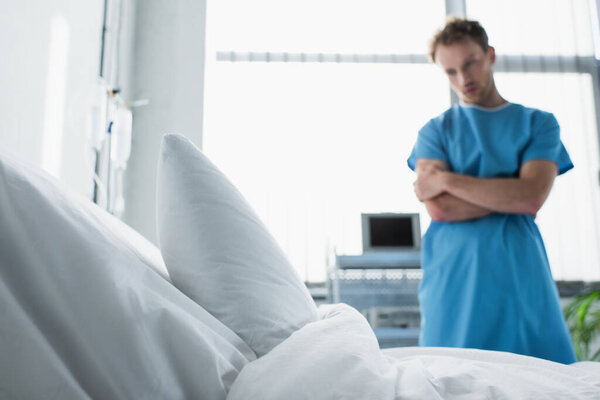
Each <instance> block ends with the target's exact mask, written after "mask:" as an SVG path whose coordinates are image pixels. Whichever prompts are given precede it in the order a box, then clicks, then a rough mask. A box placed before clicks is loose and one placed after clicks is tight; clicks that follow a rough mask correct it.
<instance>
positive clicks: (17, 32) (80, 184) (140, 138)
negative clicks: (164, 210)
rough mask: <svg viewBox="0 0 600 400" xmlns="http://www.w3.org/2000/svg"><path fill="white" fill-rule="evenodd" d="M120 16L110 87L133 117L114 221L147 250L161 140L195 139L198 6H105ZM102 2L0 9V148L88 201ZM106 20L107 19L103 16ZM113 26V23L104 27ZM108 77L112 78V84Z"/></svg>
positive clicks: (198, 120) (41, 0)
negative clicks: (140, 102)
mask: <svg viewBox="0 0 600 400" xmlns="http://www.w3.org/2000/svg"><path fill="white" fill-rule="evenodd" d="M109 3H110V4H111V5H112V7H113V8H112V10H118V9H121V10H122V12H123V15H122V19H121V28H120V31H117V30H116V26H115V25H114V24H113V25H112V26H111V25H110V22H111V21H109V28H110V29H111V31H110V32H109V35H108V36H109V40H108V41H107V45H109V46H110V45H111V44H112V39H113V38H115V37H117V36H119V38H120V44H119V48H120V52H119V56H118V57H113V56H112V55H111V54H108V55H107V57H108V58H110V59H111V60H116V61H114V62H115V63H116V65H117V70H116V72H115V71H113V70H111V69H110V68H106V66H105V71H104V72H105V74H107V73H108V74H109V75H110V76H109V77H108V78H109V81H111V82H112V83H114V84H115V85H116V86H117V87H118V88H119V89H121V95H122V97H123V98H124V100H125V101H132V100H136V99H148V100H149V101H150V103H149V105H147V106H144V107H141V108H137V109H134V111H133V112H134V132H133V146H132V154H131V158H130V161H129V166H128V170H127V171H126V174H125V188H124V192H125V193H124V194H125V212H124V214H123V219H124V220H125V222H127V223H129V224H130V225H131V226H133V227H134V228H135V229H137V230H138V231H139V232H140V233H142V234H143V235H145V236H146V237H148V238H149V239H150V240H153V241H155V242H156V222H155V214H156V212H155V197H156V184H155V181H156V163H157V160H158V151H159V146H160V140H161V137H162V135H163V134H164V133H166V132H180V133H182V134H185V135H186V136H188V137H189V138H190V139H191V140H192V141H194V142H195V143H196V144H198V145H200V144H201V140H202V112H203V90H204V82H203V80H204V43H205V38H204V36H205V23H206V1H205V0H200V1H194V0H112V1H110V2H109ZM103 13H104V0H86V1H80V0H54V1H51V2H49V1H46V0H27V1H18V0H9V1H2V2H0V54H1V55H2V61H1V62H0V87H1V88H2V94H1V95H0V149H1V150H2V151H8V152H10V153H13V154H16V155H17V156H19V157H20V158H22V159H25V160H27V161H29V162H32V163H34V164H35V165H38V166H41V167H43V168H45V169H46V170H48V171H49V172H51V173H52V174H54V175H55V176H57V177H58V178H59V179H60V180H61V181H63V182H64V183H66V184H67V185H68V186H70V187H72V188H74V189H76V190H77V191H79V192H80V193H82V194H84V195H86V196H88V197H90V198H91V195H92V191H93V183H92V182H93V181H92V176H93V175H92V174H93V170H94V166H93V163H94V158H93V155H92V152H91V150H90V145H89V142H88V139H87V134H88V130H87V126H88V113H89V111H90V108H91V105H92V103H93V101H94V100H93V97H92V96H93V94H94V87H95V85H96V83H97V79H98V75H99V71H100V65H99V64H100V48H101V35H102V23H103ZM111 15H112V13H111ZM112 22H113V23H114V22H115V21H114V20H112ZM112 73H114V74H115V75H111V74H112Z"/></svg>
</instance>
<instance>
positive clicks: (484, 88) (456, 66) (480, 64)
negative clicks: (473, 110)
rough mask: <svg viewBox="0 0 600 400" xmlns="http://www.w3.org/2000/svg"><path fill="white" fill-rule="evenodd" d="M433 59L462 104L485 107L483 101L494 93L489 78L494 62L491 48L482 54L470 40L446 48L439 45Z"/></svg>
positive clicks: (492, 80) (491, 79)
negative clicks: (444, 73) (443, 72)
mask: <svg viewBox="0 0 600 400" xmlns="http://www.w3.org/2000/svg"><path fill="white" fill-rule="evenodd" d="M435 59H436V63H437V64H438V65H440V66H441V67H442V68H443V69H444V71H445V72H446V75H448V79H449V80H450V85H451V86H452V89H454V91H455V92H456V94H457V95H458V97H460V99H461V100H462V101H463V102H465V103H470V104H479V105H487V104H486V101H488V100H489V99H490V97H491V95H492V94H493V92H494V89H495V86H494V79H493V77H492V65H494V61H495V53H494V48H493V47H489V48H488V50H487V51H483V49H482V48H481V46H480V45H478V44H477V43H475V42H474V41H473V40H471V39H465V40H463V41H461V42H458V43H454V44H451V45H449V46H443V45H439V46H438V47H437V49H436V52H435Z"/></svg>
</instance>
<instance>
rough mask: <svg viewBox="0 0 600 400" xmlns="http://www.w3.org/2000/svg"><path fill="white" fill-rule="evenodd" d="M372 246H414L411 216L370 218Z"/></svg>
mask: <svg viewBox="0 0 600 400" xmlns="http://www.w3.org/2000/svg"><path fill="white" fill-rule="evenodd" d="M369 230H370V231H371V238H370V242H371V243H370V244H371V247H381V246H383V247H398V246H400V247H413V246H414V245H415V242H414V238H413V231H412V219H411V218H410V217H402V218H389V217H373V218H371V219H370V220H369Z"/></svg>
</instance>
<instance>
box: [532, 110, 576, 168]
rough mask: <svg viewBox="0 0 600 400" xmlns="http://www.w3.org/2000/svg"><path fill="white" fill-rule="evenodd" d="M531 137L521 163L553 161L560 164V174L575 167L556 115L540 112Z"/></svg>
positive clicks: (534, 122) (536, 116)
mask: <svg viewBox="0 0 600 400" xmlns="http://www.w3.org/2000/svg"><path fill="white" fill-rule="evenodd" d="M533 125H534V126H533V129H532V133H531V139H530V140H529V143H528V144H527V146H526V147H525V149H524V151H523V153H522V156H521V164H523V163H525V162H527V161H531V160H548V161H553V162H555V163H556V165H557V166H558V174H559V175H560V174H563V173H565V172H567V171H568V170H570V169H571V168H573V163H572V162H571V158H570V157H569V154H568V153H567V150H566V149H565V146H564V145H563V143H562V141H561V140H560V127H559V125H558V122H557V121H556V118H555V117H554V115H552V114H550V113H541V112H540V113H539V114H537V115H535V117H534V120H533Z"/></svg>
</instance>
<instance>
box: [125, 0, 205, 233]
mask: <svg viewBox="0 0 600 400" xmlns="http://www.w3.org/2000/svg"><path fill="white" fill-rule="evenodd" d="M130 19H133V20H134V21H133V23H134V25H135V28H134V29H133V31H132V32H130V35H132V36H133V37H132V38H131V39H132V41H131V43H133V46H132V50H133V53H132V58H131V59H129V60H127V61H124V62H123V65H122V66H123V68H122V72H123V79H122V82H123V85H122V86H123V97H124V98H125V99H126V100H127V101H130V100H136V99H148V100H149V101H150V103H149V105H147V106H144V107H140V108H137V109H135V110H134V112H133V145H132V154H131V158H130V160H129V165H128V168H127V171H126V174H125V212H124V214H123V220H124V221H125V222H127V223H128V224H129V225H131V226H132V227H134V228H135V229H136V230H138V231H139V232H140V233H142V234H143V235H144V236H146V237H147V238H148V239H150V240H152V241H155V242H156V221H155V214H156V212H155V206H156V205H155V197H156V163H157V161H158V151H159V147H160V141H161V138H162V135H163V134H164V133H167V132H179V133H181V134H184V135H186V136H187V137H188V138H190V139H191V140H192V141H194V142H195V143H196V144H197V145H200V144H201V140H202V112H203V91H204V45H205V39H204V35H205V25H206V1H205V0H200V1H198V0H170V1H165V0H138V1H137V2H136V5H135V12H133V13H132V12H129V14H128V16H127V20H128V21H129V22H128V23H131V21H130ZM124 28H127V27H126V26H125V27H124ZM126 42H127V41H126Z"/></svg>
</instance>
